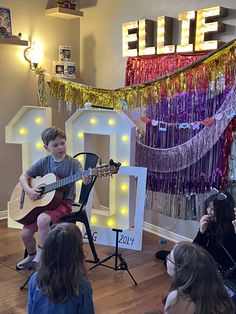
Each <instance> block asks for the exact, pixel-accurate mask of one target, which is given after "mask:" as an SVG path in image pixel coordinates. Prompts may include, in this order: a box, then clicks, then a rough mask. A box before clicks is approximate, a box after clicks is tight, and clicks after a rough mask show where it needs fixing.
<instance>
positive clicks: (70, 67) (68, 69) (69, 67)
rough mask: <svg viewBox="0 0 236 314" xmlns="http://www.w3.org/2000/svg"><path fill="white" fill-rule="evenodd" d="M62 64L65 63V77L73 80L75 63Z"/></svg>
mask: <svg viewBox="0 0 236 314" xmlns="http://www.w3.org/2000/svg"><path fill="white" fill-rule="evenodd" d="M64 63H65V70H64V74H65V77H70V78H75V72H76V63H75V62H64Z"/></svg>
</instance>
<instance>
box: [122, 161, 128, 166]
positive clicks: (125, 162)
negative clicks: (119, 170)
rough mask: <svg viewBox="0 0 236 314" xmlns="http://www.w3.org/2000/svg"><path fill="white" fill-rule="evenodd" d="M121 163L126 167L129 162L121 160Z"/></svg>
mask: <svg viewBox="0 0 236 314" xmlns="http://www.w3.org/2000/svg"><path fill="white" fill-rule="evenodd" d="M121 165H122V166H124V167H127V166H128V165H129V163H128V161H122V163H121Z"/></svg>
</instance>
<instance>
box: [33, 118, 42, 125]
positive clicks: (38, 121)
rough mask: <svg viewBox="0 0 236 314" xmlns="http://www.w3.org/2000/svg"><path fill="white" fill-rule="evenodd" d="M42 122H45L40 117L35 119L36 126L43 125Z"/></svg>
mask: <svg viewBox="0 0 236 314" xmlns="http://www.w3.org/2000/svg"><path fill="white" fill-rule="evenodd" d="M42 122H43V119H42V118H40V117H38V118H36V119H35V123H36V124H42Z"/></svg>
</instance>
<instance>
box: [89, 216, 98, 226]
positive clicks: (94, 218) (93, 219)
mask: <svg viewBox="0 0 236 314" xmlns="http://www.w3.org/2000/svg"><path fill="white" fill-rule="evenodd" d="M90 222H91V224H95V223H96V222H97V217H96V216H91V218H90Z"/></svg>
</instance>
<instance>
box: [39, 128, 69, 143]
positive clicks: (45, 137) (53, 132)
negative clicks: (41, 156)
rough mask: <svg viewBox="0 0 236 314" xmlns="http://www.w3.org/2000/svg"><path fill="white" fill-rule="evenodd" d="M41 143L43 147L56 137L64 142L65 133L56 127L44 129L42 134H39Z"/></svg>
mask: <svg viewBox="0 0 236 314" xmlns="http://www.w3.org/2000/svg"><path fill="white" fill-rule="evenodd" d="M41 137H42V141H43V143H44V145H48V143H49V142H50V141H54V140H55V139H56V138H57V137H60V138H62V139H64V140H66V134H65V132H64V131H63V130H62V129H60V128H58V127H56V126H51V127H49V128H46V129H45V130H44V131H43V132H42V133H41Z"/></svg>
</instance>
